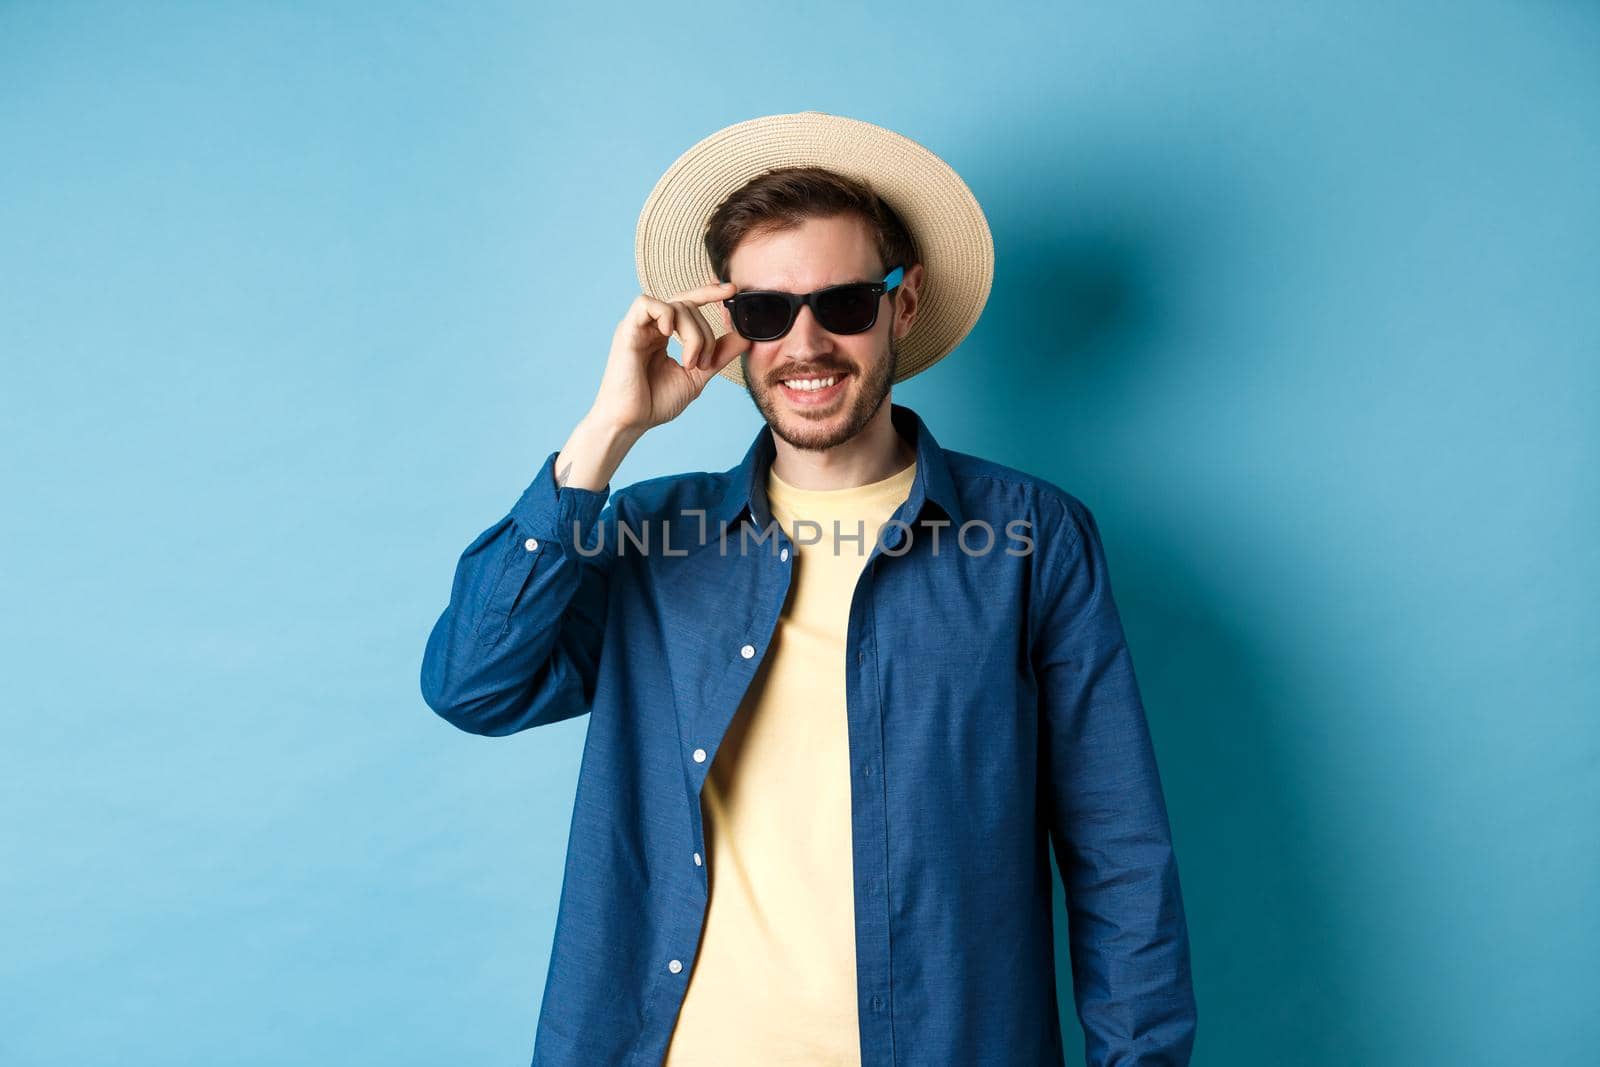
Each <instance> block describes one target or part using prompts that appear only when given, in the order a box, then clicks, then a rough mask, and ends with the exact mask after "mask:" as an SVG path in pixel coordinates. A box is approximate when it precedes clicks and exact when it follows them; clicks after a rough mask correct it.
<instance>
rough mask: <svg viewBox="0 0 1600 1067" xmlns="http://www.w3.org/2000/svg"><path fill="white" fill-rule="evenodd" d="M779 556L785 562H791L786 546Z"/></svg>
mask: <svg viewBox="0 0 1600 1067" xmlns="http://www.w3.org/2000/svg"><path fill="white" fill-rule="evenodd" d="M778 558H779V559H781V560H782V561H783V562H785V563H787V562H789V550H788V549H787V548H786V549H784V550H783V551H782V552H779V553H778Z"/></svg>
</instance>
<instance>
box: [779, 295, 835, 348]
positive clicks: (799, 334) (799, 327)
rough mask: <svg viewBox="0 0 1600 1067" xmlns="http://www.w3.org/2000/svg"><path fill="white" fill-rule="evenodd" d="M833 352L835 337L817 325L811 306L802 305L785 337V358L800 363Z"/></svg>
mask: <svg viewBox="0 0 1600 1067" xmlns="http://www.w3.org/2000/svg"><path fill="white" fill-rule="evenodd" d="M832 350H833V335H832V334H830V333H829V332H828V331H827V330H824V329H823V328H822V327H821V326H820V325H818V324H817V317H816V316H815V315H813V314H811V308H810V306H809V305H802V306H801V308H800V313H799V314H798V315H796V316H795V317H794V324H793V325H791V326H790V327H789V332H788V333H786V334H784V335H783V356H784V358H786V359H789V360H793V361H799V360H807V359H814V358H816V357H817V356H820V355H825V354H827V353H828V352H831V351H832Z"/></svg>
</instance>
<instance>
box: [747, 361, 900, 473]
mask: <svg viewBox="0 0 1600 1067" xmlns="http://www.w3.org/2000/svg"><path fill="white" fill-rule="evenodd" d="M899 354H900V345H899V343H898V342H897V341H896V340H895V339H894V334H893V332H892V331H891V332H890V336H889V343H888V345H887V347H886V350H885V351H883V352H881V353H879V356H878V358H877V359H876V360H874V361H873V362H872V363H871V364H869V365H868V366H867V367H866V368H865V370H863V371H862V372H861V373H855V372H853V371H852V372H851V375H850V376H851V378H853V379H854V381H853V382H847V383H846V397H845V401H844V404H843V406H842V407H841V408H840V409H839V410H836V411H831V412H830V413H829V414H827V415H823V416H819V417H812V416H810V415H808V414H806V413H805V412H804V411H795V410H792V409H791V408H789V407H788V405H786V404H785V403H784V401H783V398H782V397H781V396H780V395H779V394H778V390H779V389H780V388H782V387H781V386H780V385H778V384H777V382H776V381H773V382H772V383H767V382H762V381H758V380H757V379H756V378H754V377H752V376H751V374H750V353H749V352H748V351H746V352H744V353H743V354H742V355H740V356H739V370H740V371H741V372H742V373H743V374H744V380H745V382H746V383H747V384H748V385H749V387H750V388H749V389H748V390H747V391H748V392H749V394H750V400H751V402H752V403H754V404H755V406H756V410H757V411H759V412H760V413H761V417H762V418H763V419H765V420H766V423H767V425H768V426H770V427H772V432H773V433H774V434H775V435H776V436H778V437H781V438H783V439H784V440H785V441H787V442H788V443H789V444H790V445H791V446H792V447H794V448H797V449H801V450H802V451H811V452H821V451H825V450H827V449H830V448H835V447H837V446H839V445H842V444H844V443H845V442H846V441H848V440H850V439H851V438H853V437H855V436H856V434H858V433H860V432H861V431H862V430H863V429H865V428H866V425H867V423H869V422H871V421H872V417H873V416H874V415H876V414H877V413H878V409H879V408H880V407H882V406H883V402H884V400H886V399H887V398H888V396H889V387H890V385H892V384H893V380H894V368H895V363H896V361H897V358H898V357H899Z"/></svg>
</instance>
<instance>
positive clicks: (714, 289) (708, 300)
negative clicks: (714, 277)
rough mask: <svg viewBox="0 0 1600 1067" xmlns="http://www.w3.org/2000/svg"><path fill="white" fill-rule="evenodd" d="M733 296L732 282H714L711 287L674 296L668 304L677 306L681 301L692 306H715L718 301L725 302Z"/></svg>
mask: <svg viewBox="0 0 1600 1067" xmlns="http://www.w3.org/2000/svg"><path fill="white" fill-rule="evenodd" d="M732 295H733V283H732V282H712V283H711V284H710V285H702V286H701V287H700V288H698V289H686V290H684V291H683V292H681V293H679V294H678V295H677V296H674V297H673V298H672V299H671V300H669V301H668V303H673V304H675V303H677V302H678V301H680V300H687V301H688V302H689V303H691V304H715V303H716V302H717V301H719V300H725V299H727V298H728V297H730V296H732Z"/></svg>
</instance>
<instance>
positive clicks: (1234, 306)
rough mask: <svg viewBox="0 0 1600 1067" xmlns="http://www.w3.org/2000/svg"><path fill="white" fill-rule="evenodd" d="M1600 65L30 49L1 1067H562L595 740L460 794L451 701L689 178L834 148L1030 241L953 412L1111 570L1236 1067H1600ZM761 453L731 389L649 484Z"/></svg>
mask: <svg viewBox="0 0 1600 1067" xmlns="http://www.w3.org/2000/svg"><path fill="white" fill-rule="evenodd" d="M1597 56H1600V14H1597V10H1596V8H1595V6H1593V5H1588V4H1578V3H1554V2H1529V3H1484V2H1471V3H1457V4H1450V5H1440V4H1417V3H1412V4H1397V3H1392V2H1391V3H1350V2H1341V3H1338V4H1332V3H1330V4H1324V5H1319V6H1318V7H1316V8H1313V7H1312V6H1311V5H1300V4H1296V5H1286V4H1282V3H1269V2H1258V3H1239V2H1229V3H1217V2H1211V3H1185V4H1165V3H1164V4H1144V3H1127V2H1120V3H1115V4H1113V3H1103V4H1094V5H1085V4H1072V5H1050V6H1048V7H1046V6H1040V7H1037V8H1031V9H1023V8H1014V7H1013V8H1004V7H1000V8H995V9H994V10H993V13H991V14H983V13H980V12H979V9H977V8H975V7H973V6H972V5H970V4H964V5H960V6H945V5H929V4H916V5H904V4H879V5H874V6H871V7H862V6H860V5H854V4H849V5H846V4H838V5H834V4H817V3H813V4H806V5H801V6H798V7H796V6H795V5H783V6H781V7H776V6H775V7H770V8H769V7H763V6H760V5H740V6H737V7H729V6H707V7H704V8H700V9H694V8H676V7H675V8H670V9H658V8H656V7H654V6H652V5H644V4H620V5H619V4H610V5H604V6H601V7H596V8H590V9H588V10H586V11H585V12H584V13H582V14H576V13H571V14H564V13H561V12H558V11H555V10H553V9H546V10H537V9H535V8H533V7H531V6H516V5H506V6H487V5H474V6H472V7H470V8H461V7H457V6H451V7H450V8H449V9H446V8H445V7H444V6H443V5H436V4H434V5H430V4H407V5H400V4H381V5H380V4H370V5H323V4H315V5H313V4H275V5H259V4H249V5H245V4H236V5H201V4H192V5H156V4H144V5H131V4H130V5H120V4H118V5H113V4H106V5H95V4H80V3H62V4H56V3H44V2H33V3H17V2H12V3H6V4H3V5H0V276H3V284H0V353H3V355H4V385H3V387H0V417H3V420H4V431H5V448H4V452H3V458H0V464H3V472H4V481H3V485H0V491H3V494H4V499H5V501H6V504H5V507H4V514H5V520H4V523H3V527H0V528H3V536H4V539H5V540H4V545H3V547H4V550H5V559H6V564H5V566H4V568H3V570H0V594H3V595H0V602H3V603H4V605H5V608H4V616H3V619H4V621H3V626H4V630H3V633H0V641H3V655H4V659H5V671H4V675H5V679H6V682H5V687H4V692H3V705H4V708H3V720H0V723H3V731H4V733H3V739H0V802H3V805H4V809H3V810H4V819H3V823H0V897H3V899H0V946H3V947H0V989H3V990H4V993H3V995H0V1061H3V1062H5V1063H7V1064H18V1065H46V1064H48V1065H57V1064H62V1065H65V1064H72V1065H82V1064H102V1063H104V1064H110V1063H116V1064H122V1065H143V1064H162V1065H174V1064H252V1065H253V1064H262V1065H266V1064H273V1065H281V1064H287V1063H305V1064H380V1063H381V1064H386V1065H394V1064H419V1065H420V1064H519V1063H525V1062H526V1061H527V1058H528V1056H529V1054H530V1052H531V1047H532V1037H533V1029H534V1023H535V1016H536V1012H537V1010H538V1006H539V996H540V992H541V985H542V983H543V980H544V975H545V968H546V965H547V961H548V953H549V949H550V941H551V933H552V929H553V925H554V920H555V910H556V905H557V900H558V895H559V893H560V888H561V886H560V877H561V871H562V860H563V855H564V849H565V845H566V835H567V830H568V821H569V817H570V813H571V806H572V800H573V790H574V786H575V782H576V776H577V769H578V760H579V755H580V752H581V749H582V744H583V739H584V730H585V720H583V719H578V720H574V721H570V722H567V723H562V724H558V725H555V726H550V727H546V728H542V729H539V730H536V731H532V732H529V733H525V734H522V735H519V736H516V737H513V738H507V739H502V740H487V739H484V738H479V737H473V736H469V735H467V734H464V733H459V732H457V731H455V730H454V729H452V728H451V727H449V726H448V725H447V724H445V723H444V722H443V721H442V720H440V719H438V718H437V717H435V716H434V715H433V713H432V712H431V711H429V709H428V708H427V707H426V706H425V705H424V704H423V703H422V700H421V698H420V695H419V690H418V684H417V672H418V668H419V664H420V658H421V654H422V648H423V643H424V640H425V638H426V636H427V632H428V630H429V628H430V627H431V625H432V623H433V621H434V619H435V618H436V617H437V615H438V612H439V611H440V610H441V608H442V607H443V605H444V601H445V599H446V598H447V596H448V592H449V584H450V578H451V573H452V568H453V566H454V563H455V560H456V557H457V555H458V553H459V552H460V550H461V549H462V548H464V547H465V545H466V544H467V542H468V541H469V540H471V539H472V538H473V537H474V536H475V535H476V534H477V533H478V532H479V531H481V530H482V529H483V528H485V527H487V526H488V525H490V524H491V523H492V522H494V521H495V520H497V519H498V518H499V517H500V516H501V515H502V514H503V513H504V512H505V510H506V509H507V508H509V506H510V505H511V503H512V501H513V500H515V499H516V497H517V495H518V494H519V493H520V492H521V490H522V489H523V487H524V486H525V485H526V484H527V482H528V481H529V480H530V479H531V478H532V476H533V474H534V472H535V471H536V470H537V468H538V465H539V463H540V462H541V461H542V459H543V458H544V456H545V455H546V454H547V453H548V452H549V451H550V450H552V449H555V448H558V447H560V445H561V444H562V443H563V442H564V440H565V439H566V436H567V434H568V432H569V431H570V429H571V427H572V424H573V423H574V422H575V421H576V420H577V418H578V417H579V416H580V415H581V414H582V413H583V411H584V410H585V409H586V408H587V406H588V404H589V402H590V400H591V399H592V397H593V394H594V390H595V387H596V385H597V384H598V381H599V374H600V369H601V367H602V365H603V361H604V358H605V353H606V349H607V345H608V343H609V338H610V334H611V331H612V329H613V327H614V325H615V323H616V320H617V319H618V318H619V317H620V315H621V314H622V312H623V310H624V308H625V307H626V305H627V303H628V301H629V300H630V299H631V298H632V296H633V295H634V293H635V292H636V291H637V282H636V279H635V275H634V266H633V251H632V250H633V228H634V222H635V220H636V218H637V215H638V211H639V207H640V206H641V204H642V203H643V201H644V198H645V196H646V194H648V192H649V191H650V188H651V186H652V185H653V184H654V182H655V179H656V177H657V176H658V175H659V174H660V173H661V171H662V170H664V169H665V168H666V167H667V166H668V165H669V164H670V163H671V162H672V161H673V160H674V159H675V158H676V157H677V155H678V153H680V152H681V151H683V150H684V149H685V148H687V147H688V146H689V145H690V144H692V143H693V142H694V141H696V140H698V139H699V138H701V137H703V136H705V135H706V134H709V133H711V132H712V131H714V130H716V129H718V128H719V127H721V126H724V125H726V124H728V123H731V122H736V121H739V120H741V119H745V118H750V117H754V116H756V115H762V114H770V113H775V112H783V111H797V110H805V109H815V110H823V111H831V112H835V113H840V114H846V115H851V116H854V117H857V118H863V119H867V120H869V121H873V122H877V123H879V124H882V125H887V126H890V127H892V128H895V129H898V130H900V131H902V132H904V133H906V134H907V135H909V136H911V137H913V138H915V139H917V140H919V141H921V142H923V143H924V144H926V145H928V146H929V147H930V148H932V149H933V150H934V151H936V152H938V153H939V154H940V155H942V156H943V157H944V158H945V159H947V160H948V161H949V162H950V163H951V164H952V165H953V166H955V167H956V168H957V170H959V171H960V172H961V173H962V174H963V176H964V177H965V178H966V179H967V181H968V182H969V183H970V185H971V187H972V188H973V190H974V192H975V193H976V194H977V196H978V198H979V200H980V201H981V202H982V204H983V205H984V207H985V209H986V211H987V213H988V216H989V219H990V222H991V225H992V227H993V230H994V236H995V243H996V249H997V271H996V277H995V287H994V292H993V295H992V297H991V300H990V304H989V307H988V310H987V312H986V314H985V315H984V317H983V320H982V321H981V323H980V324H979V326H978V327H977V329H976V330H975V331H974V332H973V333H972V335H971V336H970V338H969V339H968V341H967V342H966V344H965V345H964V346H963V347H962V348H961V349H960V350H959V351H958V352H957V353H956V354H954V355H952V356H951V357H949V358H948V359H946V360H945V361H944V362H942V363H941V364H939V365H938V366H937V367H936V368H935V369H934V370H932V371H930V372H928V373H926V374H924V375H921V376H919V377H917V378H914V379H912V380H911V381H908V382H906V383H904V384H903V385H901V386H899V387H897V388H896V389H895V399H896V400H897V401H900V402H904V403H907V404H910V405H912V406H913V407H915V408H917V410H918V411H919V412H921V413H922V414H923V415H924V417H925V418H927V419H928V421H929V425H930V427H931V428H932V429H933V430H934V432H935V433H936V434H937V436H938V437H939V439H940V440H941V442H942V443H943V444H944V445H946V446H947V447H951V448H956V449H959V450H962V451H967V452H974V453H977V454H979V455H983V456H987V457H989V458H992V459H995V460H998V461H1000V462H1003V463H1009V464H1012V465H1015V466H1019V467H1022V468H1024V469H1027V470H1030V471H1032V472H1034V473H1037V474H1040V475H1042V476H1044V477H1047V478H1049V479H1051V480H1052V481H1055V482H1056V483H1057V484H1060V485H1062V486H1064V487H1065V488H1067V489H1068V490H1069V491H1071V492H1073V493H1074V494H1075V495H1077V496H1079V497H1080V498H1081V499H1083V500H1084V501H1085V502H1086V503H1088V504H1089V506H1090V507H1091V508H1092V509H1093V510H1094V511H1095V514H1096V516H1097V517H1098V519H1099V523H1100V527H1101V530H1102V532H1103V535H1104V538H1105V541H1106V545H1107V549H1108V552H1109V555H1110V559H1111V561H1112V567H1113V573H1114V574H1115V576H1116V579H1117V586H1116V590H1117V596H1118V600H1119V604H1120V605H1121V607H1122V611H1123V616H1124V620H1125V623H1126V624H1127V627H1128V631H1129V636H1130V641H1131V644H1132V647H1133V650H1134V658H1135V663H1136V666H1137V669H1138V672H1139V677H1140V681H1141V685H1142V688H1143V690H1144V693H1145V697H1146V702H1147V706H1148V711H1149V715H1150V721H1151V726H1152V729H1153V731H1154V734H1155V739H1156V744H1157V750H1158V753H1159V757H1160V761H1161V766H1162V771H1163V777H1164V781H1165V785H1166V790H1167V797H1168V804H1169V807H1170V809H1171V812H1172V819H1173V827H1174V833H1175V838H1176V845H1177V849H1178V854H1179V859H1180V867H1181V873H1182V881H1183V888H1184V891H1185V898H1186V902H1187V906H1188V914H1189V921H1190V924H1191V928H1192V939H1193V949H1194V961H1195V979H1196V990H1197V996H1198V1001H1199V1010H1200V1029H1199V1041H1198V1047H1197V1053H1196V1057H1195V1062H1196V1063H1198V1064H1208V1065H1209V1064H1218V1065H1221V1064H1227V1065H1241V1064H1257V1063H1261V1064H1267V1063H1274V1064H1277V1063H1286V1062H1293V1063H1300V1064H1312V1065H1329V1067H1332V1065H1340V1067H1344V1065H1348V1064H1407V1065H1410V1064H1422V1063H1428V1064H1452V1065H1477V1064H1523V1063H1541V1064H1565V1063H1579V1062H1585V1063H1587V1062H1593V1056H1594V1049H1595V1048H1596V1047H1597V1045H1600V1015H1597V1013H1596V1012H1595V1009H1594V1003H1595V996H1596V993H1597V988H1596V981H1595V972H1594V965H1595V959H1596V957H1597V954H1600V909H1597V908H1596V906H1595V901H1596V897H1597V890H1600V835H1597V832H1596V815H1597V814H1600V725H1597V718H1596V716H1597V711H1600V669H1597V662H1600V656H1597V652H1600V597H1597V590H1600V551H1597V548H1596V545H1597V543H1600V541H1597V539H1596V537H1595V528H1596V524H1597V520H1600V491H1597V483H1596V478H1595V461H1596V457H1597V444H1600V402H1597V401H1600V360H1597V358H1596V357H1597V356H1600V310H1597V301H1596V299H1595V297H1596V294H1597V293H1600V257H1597V255H1596V251H1597V247H1600V240H1597V239H1600V196H1597V192H1596V190H1597V186H1596V175H1597V174H1600V61H1597V59H1596V57H1597ZM759 426H760V422H759V417H758V415H757V413H756V411H755V409H754V408H753V407H752V405H751V404H750V402H749V400H748V399H747V397H746V396H745V394H744V393H743V392H742V391H740V390H739V389H738V388H736V387H735V386H733V385H732V384H731V383H728V382H724V381H716V382H713V383H712V384H711V386H710V387H709V388H708V390H707V392H706V394H705V395H704V396H703V397H702V398H701V399H700V400H699V401H698V402H697V403H696V404H695V405H694V406H693V407H691V408H690V410H689V411H688V412H687V413H686V414H685V415H684V416H683V417H682V418H680V419H679V420H677V421H676V422H675V423H673V424H669V425H668V426H665V427H662V428H660V429H658V430H655V431H652V432H651V433H650V434H649V435H648V436H647V437H646V438H645V440H644V441H643V442H642V443H641V444H640V445H639V446H638V447H637V448H636V449H635V450H634V452H633V454H632V455H630V456H629V457H628V459H627V461H626V463H625V464H624V466H623V468H622V470H621V471H620V472H619V473H618V476H617V478H616V479H615V480H614V485H624V484H628V483H630V482H633V481H636V480H638V479H640V478H644V477H650V476H654V475H658V474H664V473H670V472H674V471H681V470H690V469H704V470H716V469H721V468H723V467H726V466H729V465H732V464H733V463H734V462H736V461H737V460H738V459H739V458H740V456H742V454H743V449H744V448H745V446H746V445H747V444H748V443H749V441H750V439H751V437H752V436H753V434H754V433H755V431H756V430H757V429H758V428H759ZM1057 892H1058V894H1059V886H1058V889H1057ZM1058 960H1059V961H1060V965H1061V967H1062V968H1063V970H1062V975H1063V978H1062V986H1061V992H1062V998H1063V1006H1064V1009H1065V1010H1064V1018H1065V1020H1066V1023H1067V1026H1068V1042H1069V1045H1070V1046H1072V1053H1071V1059H1070V1062H1081V1052H1080V1051H1079V1050H1080V1049H1081V1038H1080V1034H1079V1032H1078V1029H1077V1024H1076V1020H1075V1018H1073V1016H1072V1012H1071V1007H1070V1000H1069V999H1068V998H1069V996H1070V992H1069V986H1068V984H1067V980H1066V972H1065V967H1066V957H1065V942H1064V933H1063V936H1062V937H1061V939H1060V940H1059V941H1058Z"/></svg>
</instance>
